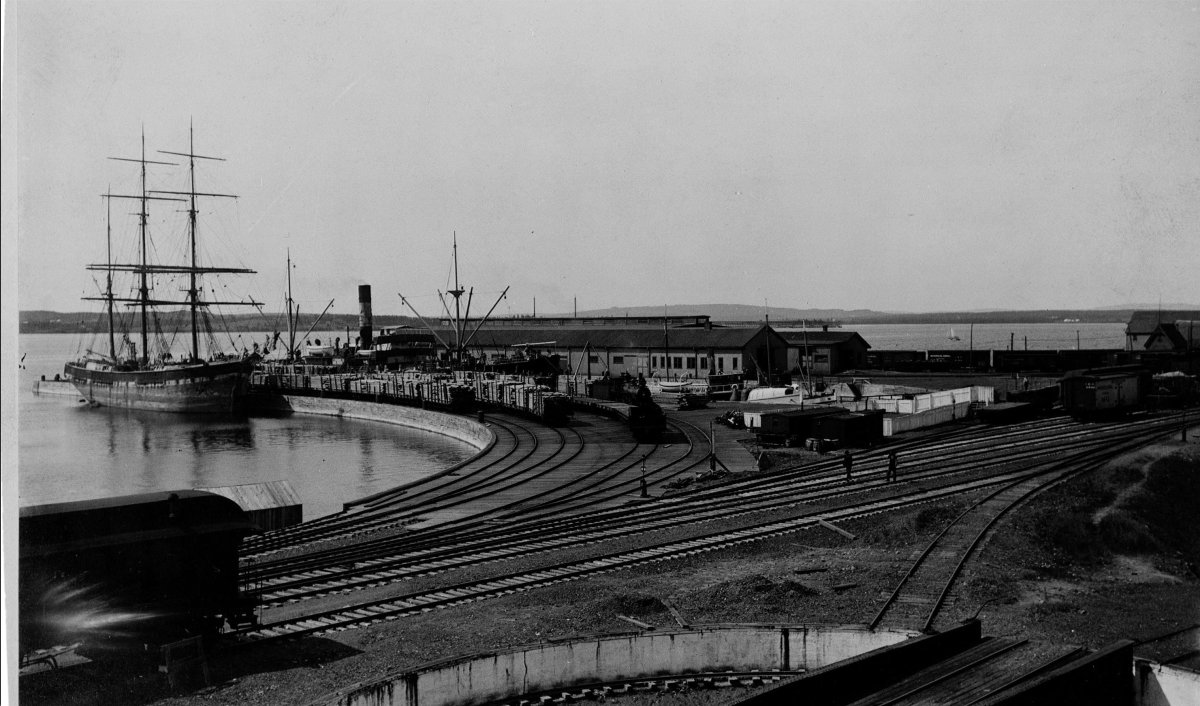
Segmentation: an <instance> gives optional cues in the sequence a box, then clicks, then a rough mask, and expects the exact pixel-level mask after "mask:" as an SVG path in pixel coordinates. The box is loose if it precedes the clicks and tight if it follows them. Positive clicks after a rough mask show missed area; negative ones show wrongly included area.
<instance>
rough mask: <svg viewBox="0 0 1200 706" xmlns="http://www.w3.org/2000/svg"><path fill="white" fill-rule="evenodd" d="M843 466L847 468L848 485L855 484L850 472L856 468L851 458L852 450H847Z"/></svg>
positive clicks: (843, 457) (843, 458)
mask: <svg viewBox="0 0 1200 706" xmlns="http://www.w3.org/2000/svg"><path fill="white" fill-rule="evenodd" d="M842 465H843V466H845V467H846V484H847V485H849V484H850V483H853V482H854V480H853V478H852V476H851V474H850V471H851V470H852V469H853V468H854V459H852V458H851V457H850V449H846V452H845V453H844V454H842Z"/></svg>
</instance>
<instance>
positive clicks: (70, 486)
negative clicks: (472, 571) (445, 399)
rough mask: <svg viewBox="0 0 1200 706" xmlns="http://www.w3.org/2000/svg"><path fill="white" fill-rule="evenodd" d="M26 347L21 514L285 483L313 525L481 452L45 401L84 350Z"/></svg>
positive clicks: (439, 441) (399, 434) (304, 426)
mask: <svg viewBox="0 0 1200 706" xmlns="http://www.w3.org/2000/svg"><path fill="white" fill-rule="evenodd" d="M261 338H262V337H261V336H259V337H258V339H261ZM19 341H20V343H19V345H20V353H22V354H25V356H26V358H25V362H24V365H25V369H24V370H21V371H20V391H19V393H18V397H19V400H18V413H19V415H20V417H19V434H18V443H17V448H18V453H19V457H18V475H19V483H18V485H19V493H20V504H21V505H36V504H40V503H48V502H64V501H69V500H83V499H88V498H96V497H103V496H112V495H126V494H130V493H142V492H148V491H152V490H175V489H180V488H193V487H204V486H221V485H237V484H242V483H259V482H264V481H272V480H287V481H290V482H291V484H292V487H293V488H294V489H295V490H296V493H297V494H298V495H299V496H300V499H301V501H302V502H303V503H304V517H305V519H311V518H313V517H318V516H321V515H326V514H329V513H331V512H336V511H338V510H340V509H341V505H342V503H343V502H345V501H348V500H352V499H355V498H360V497H363V496H365V495H370V494H371V493H375V492H378V491H380V490H384V489H386V488H390V487H393V486H396V485H399V484H401V483H405V482H408V481H410V480H415V479H417V478H420V477H422V476H425V475H428V474H429V473H431V472H434V471H438V470H441V469H443V468H446V467H448V466H450V465H453V464H455V463H457V462H459V461H461V460H463V459H465V458H467V457H469V456H470V455H472V454H474V453H475V451H474V449H473V448H472V447H470V446H468V445H466V444H463V443H462V442H459V441H456V440H453V439H449V438H447V437H443V436H440V435H437V434H432V433H428V432H422V431H417V430H412V429H407V428H404V427H397V426H394V425H389V424H382V423H378V422H367V421H352V420H343V419H336V418H326V417H313V416H305V415H295V416H291V417H283V418H232V417H214V418H207V417H202V416H181V415H173V414H156V413H152V412H135V411H125V410H117V409H108V408H103V407H100V408H89V407H87V406H86V405H81V404H80V403H79V402H78V399H79V398H77V397H61V396H39V395H35V394H33V392H32V389H33V383H34V381H35V380H37V379H38V377H39V376H40V375H43V374H44V375H45V376H46V377H47V379H53V377H54V374H55V373H61V372H62V366H63V363H64V362H66V361H67V360H68V359H70V358H72V357H74V351H75V349H76V346H77V341H76V340H75V337H74V336H71V335H66V334H24V335H21V336H20V339H19Z"/></svg>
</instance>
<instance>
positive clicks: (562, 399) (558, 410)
mask: <svg viewBox="0 0 1200 706" xmlns="http://www.w3.org/2000/svg"><path fill="white" fill-rule="evenodd" d="M541 399H542V421H544V422H545V423H546V424H549V425H550V426H552V427H553V426H563V425H566V424H570V423H571V417H572V416H573V415H574V414H575V407H574V404H573V403H572V402H571V396H570V395H564V394H562V393H561V392H546V393H543V394H542V398H541Z"/></svg>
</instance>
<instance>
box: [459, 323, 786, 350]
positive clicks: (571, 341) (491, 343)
mask: <svg viewBox="0 0 1200 706" xmlns="http://www.w3.org/2000/svg"><path fill="white" fill-rule="evenodd" d="M764 328H766V327H765V326H759V327H757V328H750V327H747V328H712V329H704V328H673V329H667V330H666V332H665V334H664V332H663V330H662V329H647V328H624V327H616V326H605V327H602V328H596V329H566V328H558V327H555V328H495V329H493V328H483V329H480V330H479V332H478V333H476V334H475V337H474V338H473V339H471V343H470V344H469V347H471V348H476V347H480V346H482V347H484V348H489V347H491V348H495V347H515V346H522V345H530V346H531V347H536V348H553V349H564V348H583V347H584V346H587V345H590V346H591V347H592V348H634V349H646V348H650V349H659V350H661V349H663V347H664V346H668V347H670V348H671V349H687V348H697V349H700V348H720V349H726V350H741V349H742V348H745V347H746V346H747V345H748V344H749V343H750V341H752V340H753V339H754V338H755V337H756V336H758V335H759V334H760V332H761V331H762V330H763V329H764ZM768 331H771V333H772V334H774V335H775V337H776V338H777V339H778V340H779V341H780V343H783V342H784V341H783V339H782V338H781V337H780V336H779V334H777V333H775V332H774V331H772V330H770V329H768ZM439 333H441V334H443V337H444V334H445V333H446V331H445V330H439ZM532 344H541V345H538V346H533V345H532Z"/></svg>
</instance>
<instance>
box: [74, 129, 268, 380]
mask: <svg viewBox="0 0 1200 706" xmlns="http://www.w3.org/2000/svg"><path fill="white" fill-rule="evenodd" d="M188 135H189V145H188V146H189V149H188V151H187V152H167V151H166V150H159V152H161V153H162V154H173V155H176V156H180V157H187V158H188V164H189V167H190V176H191V190H190V191H162V190H157V189H147V188H146V165H147V164H165V165H170V166H178V164H177V163H176V162H156V161H154V160H150V159H146V132H145V130H144V129H143V130H142V156H141V157H140V158H139V159H130V158H128V157H109V159H115V160H118V161H122V162H137V163H138V164H140V165H141V180H142V192H141V194H139V195H137V196H131V195H124V194H112V193H109V194H104V196H105V198H108V199H137V200H138V202H139V203H140V205H141V210H140V212H139V213H138V214H137V215H138V218H139V222H138V229H139V236H140V239H141V253H140V257H139V260H140V262H138V263H135V264H129V263H114V262H112V250H111V239H110V245H109V261H108V263H107V264H104V265H88V266H87V269H89V270H107V271H108V272H109V277H110V284H109V287H110V289H109V291H108V292H107V294H106V296H105V297H103V298H104V299H106V300H107V301H108V302H109V306H110V310H111V305H112V303H113V302H127V303H129V304H130V305H132V306H137V307H139V308H140V309H141V320H142V322H141V323H142V326H141V327H142V332H141V333H142V350H141V355H140V356H139V359H138V362H139V364H140V365H141V366H144V365H145V364H147V363H148V362H149V331H148V324H147V322H148V319H149V313H148V312H149V309H150V307H152V306H156V305H170V304H187V305H188V306H189V308H190V309H191V318H192V359H193V360H198V359H199V358H200V351H199V341H198V338H197V332H198V326H197V323H196V317H197V310H198V309H199V308H200V307H206V306H212V305H214V304H228V305H248V306H256V307H261V306H262V304H260V303H259V302H256V301H254V300H253V299H251V300H250V301H242V302H218V301H208V302H206V301H201V299H200V288H199V286H198V280H197V275H200V274H204V273H234V274H242V273H246V274H253V273H254V270H250V269H246V268H241V267H200V266H199V265H198V264H197V262H196V197H197V196H217V197H227V198H237V197H236V196H233V195H232V194H210V193H201V192H199V191H196V160H197V159H214V160H219V161H225V160H223V159H221V158H219V157H206V156H204V155H199V154H195V153H194V149H193V148H192V144H193V142H192V137H191V136H192V128H191V125H189V126H188ZM150 194H169V195H168V196H151V195H150ZM178 196H187V197H188V198H187V199H182V198H177V197H178ZM150 201H180V202H184V203H188V206H189V208H188V241H189V246H190V249H191V262H190V264H188V265H151V264H150V262H149V252H148V247H147V243H148V239H149V234H148V223H149V220H150V215H149V207H148V203H149V202H150ZM110 232H111V230H110ZM113 272H130V273H137V275H138V277H139V283H140V286H139V287H138V296H137V298H125V297H116V296H113V295H112V291H111V275H112V273H113ZM152 273H158V274H184V273H187V274H188V275H189V277H190V282H189V284H190V286H189V288H188V296H187V299H186V300H185V301H182V302H181V301H176V300H163V299H158V298H154V299H151V297H150V279H149V275H150V274H152ZM97 298H98V297H84V299H97ZM110 328H111V318H110ZM114 350H115V346H114Z"/></svg>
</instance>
